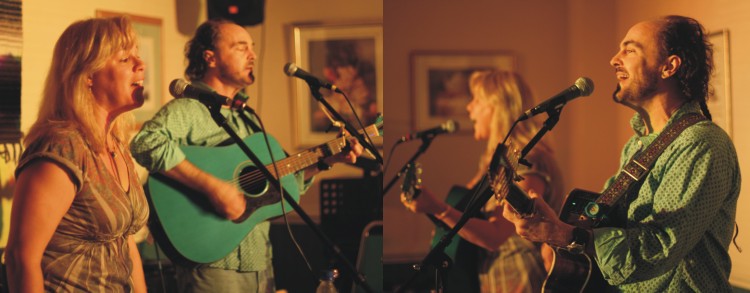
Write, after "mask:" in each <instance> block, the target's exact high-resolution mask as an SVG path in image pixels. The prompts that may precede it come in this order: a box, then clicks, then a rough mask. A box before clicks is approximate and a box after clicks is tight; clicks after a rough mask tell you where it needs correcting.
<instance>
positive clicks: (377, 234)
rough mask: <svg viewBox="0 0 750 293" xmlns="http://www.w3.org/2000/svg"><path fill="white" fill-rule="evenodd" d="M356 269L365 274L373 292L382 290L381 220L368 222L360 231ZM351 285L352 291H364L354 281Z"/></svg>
mask: <svg viewBox="0 0 750 293" xmlns="http://www.w3.org/2000/svg"><path fill="white" fill-rule="evenodd" d="M357 270H358V271H359V272H360V273H362V274H364V275H365V278H366V279H367V284H368V285H369V286H370V288H372V289H373V291H374V292H383V221H373V222H370V223H369V224H367V226H365V229H364V230H363V231H362V240H361V241H360V243H359V253H358V255H357ZM352 286H353V287H352V292H355V293H360V292H365V290H364V289H362V288H361V287H359V286H357V284H356V283H354V284H353V285H352Z"/></svg>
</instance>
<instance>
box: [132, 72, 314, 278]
mask: <svg viewBox="0 0 750 293" xmlns="http://www.w3.org/2000/svg"><path fill="white" fill-rule="evenodd" d="M193 85H197V86H201V87H205V88H208V89H210V87H208V86H207V85H206V84H204V83H200V82H196V83H193ZM238 95H239V97H237V98H242V99H245V100H246V99H247V96H245V95H244V94H242V93H241V92H240V93H239V94H238ZM221 114H222V115H223V116H224V117H226V118H227V123H228V124H229V125H230V126H231V128H232V129H233V130H234V131H236V132H237V135H239V136H240V137H247V136H249V135H251V134H253V129H252V128H251V127H250V126H249V125H247V124H246V123H245V121H244V119H243V118H242V117H241V116H240V115H242V114H240V113H239V112H237V111H232V110H230V109H227V108H222V109H221ZM252 121H253V122H257V121H256V120H255V119H254V117H253V119H252ZM256 125H259V124H256ZM229 139H230V137H229V135H228V134H227V133H226V132H225V131H224V129H223V128H221V127H219V126H218V125H217V124H216V122H214V120H213V118H211V114H210V113H209V111H208V108H206V106H205V105H203V104H202V103H201V102H199V101H198V100H194V99H174V100H172V101H170V102H169V103H167V104H166V105H164V107H163V108H162V109H161V110H159V112H158V113H156V115H154V117H153V118H152V119H151V120H149V121H146V122H145V123H144V124H143V128H141V130H140V131H139V132H138V134H136V136H135V137H134V138H133V140H132V142H131V144H130V150H131V152H132V153H133V157H134V158H135V160H136V161H137V162H138V163H139V164H141V165H142V166H143V167H145V168H146V169H148V170H149V172H161V171H167V170H170V169H172V168H174V167H175V166H176V165H177V164H179V163H180V162H182V161H183V160H185V154H184V153H183V152H182V150H181V149H180V148H179V146H182V145H194V146H216V145H219V144H221V143H224V142H226V141H228V140H229ZM295 176H296V178H297V183H298V186H300V193H304V192H305V191H306V190H307V188H308V187H309V185H310V184H311V182H312V180H311V181H310V182H304V174H303V172H299V173H297V174H296V175H295ZM269 229H270V223H269V222H268V221H264V222H261V223H259V224H258V225H256V226H255V228H253V230H251V231H250V233H249V234H248V235H247V237H245V239H243V240H242V242H241V243H240V245H239V246H238V247H237V248H236V249H235V250H234V251H232V252H231V253H230V254H229V255H227V256H226V257H224V258H223V259H221V260H218V261H216V262H213V263H211V264H209V265H208V266H209V267H213V268H221V269H230V270H238V271H243V272H249V271H262V270H265V269H267V268H268V267H270V266H271V255H272V252H271V242H270V240H269V237H268V231H269Z"/></svg>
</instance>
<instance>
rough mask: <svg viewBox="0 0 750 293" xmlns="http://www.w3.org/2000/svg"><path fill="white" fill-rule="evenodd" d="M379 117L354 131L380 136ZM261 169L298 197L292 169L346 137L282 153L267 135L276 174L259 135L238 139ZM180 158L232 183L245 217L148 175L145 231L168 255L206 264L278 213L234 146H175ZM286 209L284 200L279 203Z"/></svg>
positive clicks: (272, 191)
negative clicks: (235, 217)
mask: <svg viewBox="0 0 750 293" xmlns="http://www.w3.org/2000/svg"><path fill="white" fill-rule="evenodd" d="M382 130H383V118H382V117H379V118H378V120H377V121H376V122H375V124H373V125H370V126H368V127H366V128H364V129H363V130H360V132H366V133H367V134H368V135H369V136H370V137H376V136H381V135H383V132H382ZM243 141H244V142H245V143H246V144H247V145H248V147H249V148H250V150H252V152H253V153H254V154H255V155H256V156H258V158H259V159H260V161H261V162H263V163H264V164H266V168H268V170H269V171H270V172H271V174H273V175H275V177H276V178H278V179H279V181H280V182H281V185H282V186H283V188H284V192H286V193H288V194H289V195H291V196H292V198H293V199H294V200H295V201H299V188H298V184H297V180H296V178H295V177H294V173H296V172H298V171H300V170H303V169H305V168H307V167H309V166H312V165H315V164H316V163H317V162H318V161H319V160H322V159H324V158H327V157H330V156H333V155H336V154H338V153H341V152H342V151H345V150H347V137H339V138H336V139H334V140H331V141H329V142H327V143H325V144H322V145H319V146H316V147H313V148H311V149H308V150H306V151H303V152H301V153H298V154H295V155H291V156H289V157H287V155H286V153H285V152H284V150H283V149H282V148H281V146H280V145H279V143H278V141H277V140H276V139H275V138H273V137H272V136H270V135H268V141H269V143H270V145H271V151H272V154H273V157H274V158H275V159H276V166H277V167H278V174H277V173H276V171H275V169H274V166H273V164H271V162H273V161H272V160H271V156H270V155H269V152H268V148H267V146H266V143H265V139H264V135H263V133H260V132H259V133H255V134H252V135H250V136H248V137H246V138H245V139H244V140H243ZM180 149H182V151H183V152H184V153H185V156H186V159H187V160H188V161H190V162H191V163H193V164H194V165H195V166H197V167H198V168H199V169H201V170H203V171H204V172H207V173H210V174H211V175H213V176H215V177H217V178H219V179H221V180H225V181H227V182H230V183H233V184H235V185H237V187H238V189H239V190H240V191H242V192H243V193H244V194H245V196H246V200H247V202H248V204H247V209H249V210H248V211H249V213H250V215H249V217H248V218H247V219H246V220H244V221H242V222H241V223H235V222H232V221H229V220H227V219H226V218H224V217H222V216H221V215H219V214H218V213H216V212H215V211H214V208H213V206H212V205H211V203H210V202H209V201H208V199H207V197H206V196H205V195H203V194H201V193H200V192H197V191H195V190H193V189H190V188H188V187H186V186H184V185H182V184H180V183H179V182H177V181H176V180H173V179H170V178H168V177H167V176H165V175H163V174H160V173H154V174H151V175H150V176H149V178H148V181H147V183H146V186H145V188H144V189H145V190H146V193H147V195H148V199H149V204H150V207H151V211H152V212H151V216H152V221H150V222H151V224H150V229H151V232H152V234H153V235H154V238H156V240H157V242H158V243H159V245H160V246H161V248H162V249H163V250H164V252H165V253H166V254H167V255H168V256H169V257H170V259H172V261H176V262H179V263H183V264H195V263H210V262H214V261H217V260H219V259H221V258H223V257H224V256H226V255H227V254H229V253H230V252H232V250H234V248H235V247H237V245H239V243H240V242H241V241H242V239H244V238H245V236H247V234H248V233H249V232H250V230H252V229H253V228H254V227H255V225H257V224H258V223H260V222H263V221H265V220H267V219H269V218H273V217H276V216H280V215H282V214H283V213H282V210H281V200H282V198H281V194H280V193H279V192H278V189H277V188H278V187H277V186H271V185H270V184H269V182H268V181H267V180H266V178H265V177H264V175H263V174H262V173H261V172H260V170H258V168H257V167H256V166H255V165H254V164H253V163H252V161H250V160H249V159H247V156H246V155H245V153H244V152H243V151H242V150H241V149H240V147H239V146H237V145H236V144H232V145H228V146H218V147H199V146H181V147H180ZM285 205H286V207H287V210H286V212H289V211H290V210H291V209H290V208H289V204H288V203H285Z"/></svg>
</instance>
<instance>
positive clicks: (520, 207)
mask: <svg viewBox="0 0 750 293" xmlns="http://www.w3.org/2000/svg"><path fill="white" fill-rule="evenodd" d="M519 157H520V153H519V152H518V150H517V149H515V148H513V147H512V146H508V145H505V144H500V145H498V147H497V150H495V154H494V156H493V158H492V162H491V163H490V170H489V177H490V186H491V187H492V190H493V191H494V192H495V198H496V199H497V200H505V201H506V202H507V203H508V204H509V205H510V206H511V207H512V208H513V209H514V210H515V211H516V212H518V213H519V214H520V216H521V217H524V216H531V215H533V214H534V201H532V200H531V198H530V197H529V196H528V195H527V194H526V193H525V192H524V191H523V190H521V188H519V187H518V186H517V185H516V184H515V182H517V181H521V180H523V178H522V177H521V176H519V175H517V170H518V160H519ZM598 196H599V195H598V194H596V193H593V192H588V191H583V190H579V189H575V190H573V191H572V192H571V193H570V194H568V196H567V198H566V200H565V205H564V206H565V207H564V208H563V210H562V211H561V213H560V219H561V220H563V221H564V222H566V223H570V224H575V219H577V217H578V216H579V215H580V214H582V213H583V208H584V207H585V206H586V204H588V202H589V201H594V200H595V199H596V197H598ZM554 252H555V253H554V259H553V263H552V267H551V268H550V271H549V272H548V274H547V278H546V280H545V282H544V284H543V286H542V291H543V292H602V291H603V290H604V287H605V286H606V281H604V278H603V277H602V275H601V273H600V272H599V269H598V267H597V266H596V262H595V261H593V260H592V259H591V258H590V257H589V256H588V255H586V254H583V253H582V254H573V253H570V252H568V251H567V250H565V249H563V248H555V249H554Z"/></svg>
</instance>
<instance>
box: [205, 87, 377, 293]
mask: <svg viewBox="0 0 750 293" xmlns="http://www.w3.org/2000/svg"><path fill="white" fill-rule="evenodd" d="M205 105H206V107H208V110H209V112H210V113H211V118H213V119H214V121H215V122H216V124H218V125H219V126H220V127H222V128H224V131H226V132H227V134H229V136H230V137H231V138H232V140H234V142H235V143H236V144H237V146H239V147H240V149H241V150H242V151H243V152H244V153H245V155H247V157H248V158H249V159H250V160H251V161H252V162H253V164H255V167H256V168H258V170H260V172H261V173H263V175H264V176H265V177H266V180H268V182H269V184H270V185H271V186H275V187H280V188H282V189H283V188H284V187H283V186H281V185H280V183H279V179H278V178H276V177H275V176H274V175H272V174H271V172H270V171H269V170H268V168H266V165H265V164H264V163H263V162H261V161H260V159H258V157H257V156H256V155H255V154H254V153H253V152H252V151H251V150H250V148H249V147H248V146H247V145H246V144H245V142H244V141H243V140H242V138H240V136H239V135H237V132H235V131H234V130H233V129H232V127H231V126H229V124H227V119H226V117H224V116H222V115H221V112H220V110H221V106H222V104H221V103H218V102H216V101H213V102H208V103H205ZM248 109H249V107H243V108H241V109H240V110H245V111H246V110H248ZM250 111H252V110H250ZM279 192H280V193H282V194H283V197H284V198H283V200H286V202H287V203H288V204H289V205H290V206H291V207H292V209H294V211H295V212H297V214H298V215H299V216H300V218H302V220H303V221H304V222H305V223H306V224H307V225H308V226H309V227H310V229H312V231H313V232H315V234H316V235H317V236H318V238H320V240H321V241H322V242H323V244H324V245H326V246H327V247H328V248H329V249H330V250H331V251H332V252H333V254H334V255H335V256H336V257H337V258H339V260H341V262H342V263H343V264H344V267H346V269H348V270H349V271H351V272H352V276H355V278H354V281H355V282H357V284H358V285H360V286H361V287H362V288H364V290H365V291H367V292H368V293H372V292H373V289H372V288H371V287H370V286H369V285H368V284H367V283H366V281H365V277H364V275H363V274H361V273H359V272H358V271H357V270H356V269H355V268H354V266H353V265H352V263H351V262H349V261H348V260H347V259H346V257H344V255H343V254H342V252H341V249H339V248H338V247H337V246H336V244H334V243H333V242H332V241H331V239H329V238H328V237H327V236H326V235H325V234H324V233H323V231H321V230H320V228H319V227H318V226H317V225H316V224H315V222H314V221H313V220H312V219H311V218H310V216H308V215H307V213H305V211H304V210H303V209H302V207H300V206H299V204H297V202H296V201H295V200H294V198H293V197H292V196H291V195H289V193H288V192H284V191H282V190H280V191H279ZM243 217H244V218H245V219H247V216H243Z"/></svg>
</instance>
